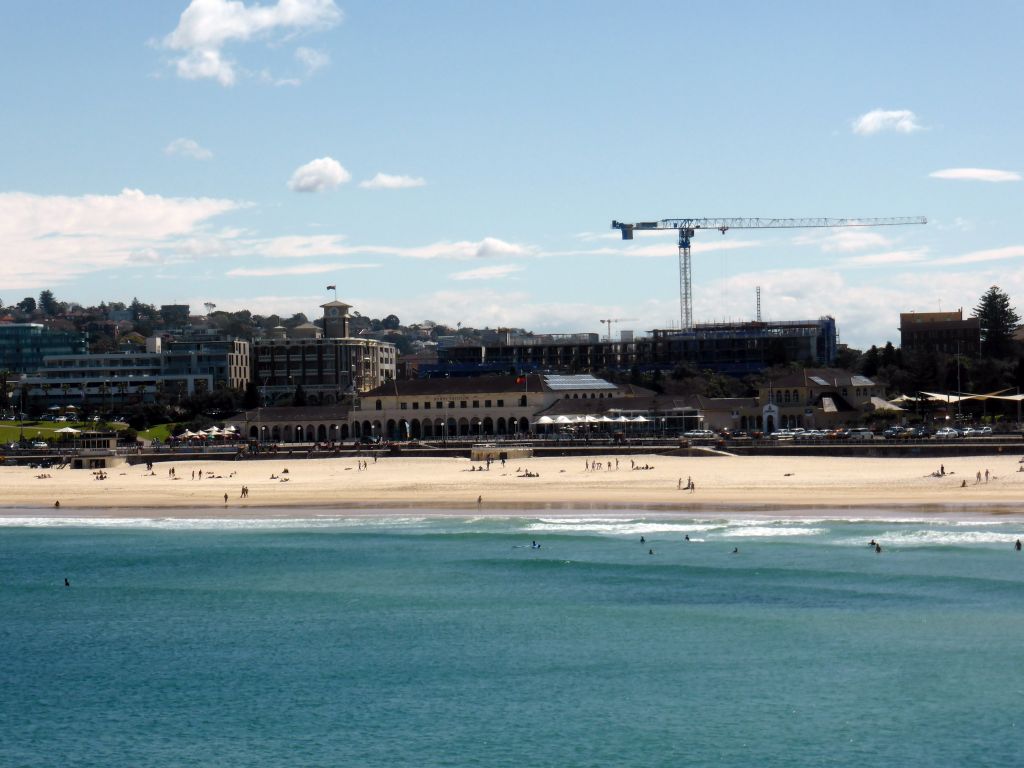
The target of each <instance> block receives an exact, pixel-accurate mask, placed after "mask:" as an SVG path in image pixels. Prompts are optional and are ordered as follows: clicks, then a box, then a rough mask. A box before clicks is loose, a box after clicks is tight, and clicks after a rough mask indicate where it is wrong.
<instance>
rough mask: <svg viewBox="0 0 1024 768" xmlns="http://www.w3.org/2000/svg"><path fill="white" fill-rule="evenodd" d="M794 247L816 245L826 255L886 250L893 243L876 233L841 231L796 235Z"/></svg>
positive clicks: (857, 230) (855, 230)
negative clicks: (871, 249) (878, 249)
mask: <svg viewBox="0 0 1024 768" xmlns="http://www.w3.org/2000/svg"><path fill="white" fill-rule="evenodd" d="M793 243H794V244H795V245H816V246H819V247H820V248H821V250H822V251H825V252H826V253H834V252H838V253H851V252H853V251H863V250H866V249H868V248H888V247H890V246H891V245H892V243H893V241H892V240H891V239H890V238H888V237H886V236H885V235H882V234H880V233H878V232H869V231H867V230H864V229H843V230H838V231H836V232H830V233H829V234H827V235H821V234H814V235H797V236H796V237H794V238H793Z"/></svg>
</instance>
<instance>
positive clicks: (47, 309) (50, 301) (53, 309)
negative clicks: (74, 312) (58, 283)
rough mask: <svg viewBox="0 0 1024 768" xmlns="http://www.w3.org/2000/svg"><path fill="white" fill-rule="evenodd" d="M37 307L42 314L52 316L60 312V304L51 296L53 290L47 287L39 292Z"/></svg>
mask: <svg viewBox="0 0 1024 768" xmlns="http://www.w3.org/2000/svg"><path fill="white" fill-rule="evenodd" d="M39 308H40V309H41V310H43V314H46V315H49V316H50V317H53V316H54V315H56V314H58V313H59V312H60V304H58V303H57V300H56V299H55V298H53V291H51V290H49V289H47V290H45V291H42V292H41V293H40V294H39Z"/></svg>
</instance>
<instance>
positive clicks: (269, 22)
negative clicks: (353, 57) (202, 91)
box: [162, 0, 342, 86]
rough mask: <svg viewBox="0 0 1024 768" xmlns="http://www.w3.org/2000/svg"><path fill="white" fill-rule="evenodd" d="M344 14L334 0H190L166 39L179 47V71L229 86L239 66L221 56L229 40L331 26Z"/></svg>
mask: <svg viewBox="0 0 1024 768" xmlns="http://www.w3.org/2000/svg"><path fill="white" fill-rule="evenodd" d="M341 19H342V13H341V11H340V10H339V9H338V7H337V6H336V5H335V4H334V0H278V1H277V2H276V3H274V4H272V5H258V4H257V5H251V6H249V5H246V4H245V3H244V2H242V1H241V0H192V2H191V3H190V4H189V6H188V8H186V9H185V10H184V11H183V12H182V14H181V17H180V18H179V20H178V26H177V27H176V28H175V29H174V31H173V32H171V33H170V34H169V35H167V36H166V37H164V39H163V41H162V45H163V47H165V48H167V49H169V50H172V51H179V52H181V57H180V58H179V59H177V60H176V62H175V65H176V68H177V71H178V76H179V77H182V78H185V79H187V80H197V79H213V80H216V81H217V82H218V83H220V84H221V85H225V86H227V85H233V84H234V83H235V81H236V79H237V72H236V66H235V64H234V62H232V61H229V60H228V59H226V58H224V56H223V51H222V49H223V48H224V46H225V45H226V44H228V43H230V42H246V41H248V40H252V39H254V38H259V37H265V36H270V35H272V34H274V33H275V32H281V33H284V34H286V35H287V34H295V33H298V32H303V31H308V30H316V29H328V28H330V27H333V26H335V25H336V24H338V23H339V22H340V21H341Z"/></svg>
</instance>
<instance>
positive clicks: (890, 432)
mask: <svg viewBox="0 0 1024 768" xmlns="http://www.w3.org/2000/svg"><path fill="white" fill-rule="evenodd" d="M906 431H907V430H906V429H904V428H903V427H889V428H888V429H885V430H883V431H882V437H885V438H888V439H889V440H894V439H896V438H897V437H900V436H901V435H902V434H903V433H904V432H906Z"/></svg>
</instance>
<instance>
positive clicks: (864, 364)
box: [860, 344, 881, 378]
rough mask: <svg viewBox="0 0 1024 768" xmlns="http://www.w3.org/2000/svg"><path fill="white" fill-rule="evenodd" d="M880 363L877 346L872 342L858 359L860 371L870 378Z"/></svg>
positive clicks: (876, 371)
mask: <svg viewBox="0 0 1024 768" xmlns="http://www.w3.org/2000/svg"><path fill="white" fill-rule="evenodd" d="M880 365H881V363H880V362H879V353H878V347H876V346H875V345H874V344H872V345H871V349H869V350H868V351H867V352H865V353H864V356H863V357H862V358H861V359H860V372H861V373H863V374H864V375H865V376H867V377H868V378H871V377H872V376H874V375H875V374H876V373H878V367H879V366H880Z"/></svg>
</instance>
